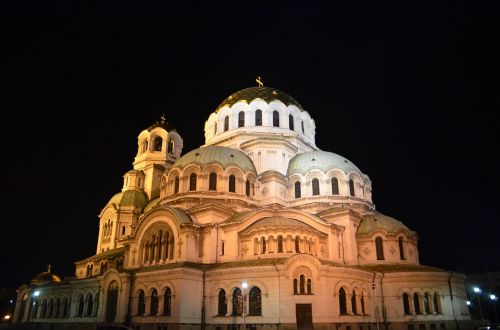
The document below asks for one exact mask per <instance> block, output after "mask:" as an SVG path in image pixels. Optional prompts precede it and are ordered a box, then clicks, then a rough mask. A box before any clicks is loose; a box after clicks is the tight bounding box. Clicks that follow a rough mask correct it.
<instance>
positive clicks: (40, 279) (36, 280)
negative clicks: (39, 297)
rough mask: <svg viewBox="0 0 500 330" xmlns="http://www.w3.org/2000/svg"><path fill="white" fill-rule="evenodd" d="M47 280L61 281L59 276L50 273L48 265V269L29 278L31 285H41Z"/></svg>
mask: <svg viewBox="0 0 500 330" xmlns="http://www.w3.org/2000/svg"><path fill="white" fill-rule="evenodd" d="M47 282H61V278H60V277H59V276H57V275H56V274H54V273H52V271H51V267H50V265H49V266H48V270H47V271H46V272H41V273H39V274H37V275H36V276H35V277H33V279H32V280H31V284H33V285H41V284H45V283H47Z"/></svg>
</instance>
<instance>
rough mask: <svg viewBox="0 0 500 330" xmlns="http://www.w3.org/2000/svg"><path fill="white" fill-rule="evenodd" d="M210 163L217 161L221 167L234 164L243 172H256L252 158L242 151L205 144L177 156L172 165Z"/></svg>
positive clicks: (180, 166)
mask: <svg viewBox="0 0 500 330" xmlns="http://www.w3.org/2000/svg"><path fill="white" fill-rule="evenodd" d="M212 163H217V164H219V165H221V166H222V167H223V168H227V167H228V166H231V165H235V166H237V167H239V168H241V169H242V170H243V171H245V172H254V173H257V171H256V170H255V166H254V164H253V162H252V160H251V159H250V158H249V157H248V156H247V155H245V154H244V153H243V152H241V151H239V150H236V149H233V148H228V147H220V146H206V147H201V148H198V149H194V150H193V151H190V152H188V153H187V154H185V155H184V156H182V157H181V158H179V159H178V160H177V161H176V162H175V164H174V167H179V168H183V167H185V166H186V165H189V164H198V165H200V166H201V167H203V166H205V165H208V164H212Z"/></svg>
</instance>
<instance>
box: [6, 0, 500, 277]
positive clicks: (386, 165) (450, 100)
mask: <svg viewBox="0 0 500 330" xmlns="http://www.w3.org/2000/svg"><path fill="white" fill-rule="evenodd" d="M330 2H331V3H330V4H329V5H325V4H314V3H312V2H306V1H303V2H301V3H300V4H293V3H287V4H285V3H281V4H278V3H274V2H273V3H270V2H268V1H255V2H247V3H245V5H244V6H243V4H242V3H240V6H239V7H236V2H234V3H233V4H232V5H228V6H222V5H214V4H213V2H208V1H206V2H204V4H203V5H200V4H195V3H189V4H186V5H185V6H183V7H180V6H179V4H177V5H176V6H175V7H174V6H173V5H168V6H167V5H165V6H164V7H153V6H149V7H136V6H137V5H138V4H139V2H136V5H135V6H129V5H125V4H124V3H122V2H118V3H114V4H111V3H108V2H106V5H104V4H99V2H97V3H95V2H94V3H92V4H87V5H85V6H82V5H79V4H78V5H77V4H76V3H72V2H70V1H64V2H61V3H59V4H54V3H52V4H50V5H48V4H47V3H45V2H40V3H37V4H27V3H25V2H21V1H15V2H14V1H13V2H12V3H10V2H3V3H1V5H0V6H1V8H0V9H1V13H2V14H1V15H2V16H1V17H0V28H1V32H0V37H1V39H0V42H1V57H2V60H1V65H0V70H1V72H0V77H1V78H0V79H1V82H2V85H3V87H2V88H1V92H0V108H1V109H2V113H1V121H0V122H1V132H2V141H3V143H2V148H1V149H2V152H3V156H2V168H3V171H2V173H3V175H2V180H1V182H3V183H6V185H5V186H3V187H4V188H3V193H2V196H4V197H3V198H2V201H3V205H2V208H1V209H2V217H1V218H2V219H1V227H0V228H1V231H0V249H1V251H2V253H3V256H2V262H1V264H2V272H0V287H18V286H19V285H20V284H21V283H26V282H28V281H29V280H30V279H31V278H32V277H33V276H34V275H35V274H37V273H39V272H42V271H45V270H46V265H47V264H49V263H50V264H52V265H53V270H54V272H55V273H57V274H60V275H62V276H71V275H72V274H73V272H74V265H73V262H74V261H77V260H80V259H83V258H86V257H89V256H91V255H93V254H94V253H95V249H96V244H97V234H98V217H97V215H98V214H99V212H100V211H101V209H102V208H103V207H104V206H105V205H106V203H107V202H108V200H109V199H110V198H111V197H112V196H113V194H115V193H117V192H119V191H120V190H121V187H122V175H123V174H124V173H125V172H127V171H128V170H130V169H132V161H133V159H134V157H135V154H136V151H137V149H136V148H137V136H138V134H139V133H140V132H141V130H143V129H145V128H147V127H148V126H149V125H150V124H153V123H154V122H155V121H157V120H159V118H160V116H161V115H162V114H165V116H166V117H167V119H168V121H169V122H170V124H172V125H173V126H174V127H176V128H177V130H178V132H179V133H180V134H181V136H182V137H183V138H184V152H183V153H186V152H188V151H190V150H192V149H194V148H196V147H198V146H200V145H202V144H203V143H204V134H203V126H204V122H205V120H206V119H207V118H208V116H209V115H210V113H211V112H212V111H214V110H215V109H216V108H217V106H218V105H219V104H220V102H222V101H223V100H224V99H225V98H226V97H227V96H229V95H230V94H232V93H234V92H236V91H238V90H240V89H243V88H246V87H252V86H256V83H255V78H256V77H257V76H261V77H262V80H263V81H264V84H265V85H266V86H270V87H275V88H278V89H280V90H282V91H285V92H287V93H288V94H290V95H291V96H292V97H294V98H295V99H296V100H297V101H298V102H299V103H301V105H302V106H303V107H304V108H305V109H306V110H307V111H308V112H309V113H310V114H311V116H312V117H313V118H314V119H315V121H316V126H317V129H316V144H317V146H318V147H319V148H321V149H322V150H327V151H331V152H335V153H338V154H340V155H342V156H345V157H346V158H348V159H349V160H351V161H352V162H353V163H354V164H356V165H357V166H358V167H359V168H360V169H361V170H362V171H363V172H364V173H366V174H368V175H369V176H370V178H371V180H372V182H373V200H374V203H375V204H376V207H377V209H378V210H379V211H381V212H382V213H384V214H387V215H389V216H392V217H395V218H397V219H398V220H400V221H402V222H404V223H405V224H406V225H407V226H408V227H410V228H411V229H412V230H415V231H417V232H418V234H419V251H420V261H421V263H423V264H426V265H431V266H437V267H441V268H445V269H448V270H453V271H461V272H475V271H484V270H494V269H497V270H499V269H500V258H499V257H498V254H499V252H500V248H499V246H500V244H498V240H499V239H500V237H499V231H500V225H499V222H500V216H499V215H500V206H499V200H500V182H499V181H500V180H499V175H498V170H499V169H500V166H499V165H500V164H499V163H500V162H499V157H498V155H497V154H498V151H499V149H500V148H499V145H500V143H499V142H500V141H499V140H500V138H499V137H500V133H499V132H500V124H499V120H498V118H497V117H498V115H497V112H498V111H499V109H500V107H499V106H500V101H499V90H500V89H499V87H500V86H499V82H498V77H499V73H500V70H499V68H500V66H499V60H498V59H499V58H500V53H499V52H498V50H497V49H496V46H497V44H498V40H499V34H498V31H499V29H498V26H496V21H498V18H497V17H496V15H494V14H495V11H494V10H493V8H488V7H486V5H485V7H481V8H479V7H471V5H472V4H471V3H468V4H467V5H466V4H465V1H464V2H461V1H432V4H431V1H429V2H425V1H397V2H396V1H395V2H394V3H391V2H384V1H383V2H379V1H369V4H363V3H361V2H358V1H340V2H337V1H330ZM483 5H484V4H483Z"/></svg>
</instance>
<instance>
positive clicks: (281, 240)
mask: <svg viewBox="0 0 500 330" xmlns="http://www.w3.org/2000/svg"><path fill="white" fill-rule="evenodd" d="M278 253H283V236H281V235H280V236H278Z"/></svg>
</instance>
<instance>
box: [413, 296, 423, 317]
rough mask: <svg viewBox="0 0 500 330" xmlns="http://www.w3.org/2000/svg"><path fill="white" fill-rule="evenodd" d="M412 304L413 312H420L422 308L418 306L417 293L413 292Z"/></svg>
mask: <svg viewBox="0 0 500 330" xmlns="http://www.w3.org/2000/svg"><path fill="white" fill-rule="evenodd" d="M413 304H414V305H415V314H422V309H421V308H420V299H419V296H418V293H416V292H415V293H414V294H413Z"/></svg>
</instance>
